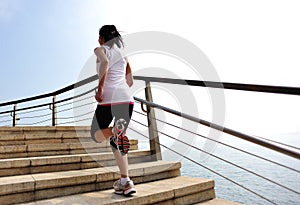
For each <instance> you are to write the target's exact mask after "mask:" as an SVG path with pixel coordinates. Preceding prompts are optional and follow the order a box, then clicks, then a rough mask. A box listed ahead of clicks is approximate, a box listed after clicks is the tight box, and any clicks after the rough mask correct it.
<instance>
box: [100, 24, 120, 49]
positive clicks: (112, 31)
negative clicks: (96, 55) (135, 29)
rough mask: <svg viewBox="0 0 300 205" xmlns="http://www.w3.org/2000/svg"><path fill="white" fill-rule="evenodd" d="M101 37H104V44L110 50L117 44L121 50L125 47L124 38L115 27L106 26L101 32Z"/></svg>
mask: <svg viewBox="0 0 300 205" xmlns="http://www.w3.org/2000/svg"><path fill="white" fill-rule="evenodd" d="M99 36H101V37H103V39H104V42H105V44H106V45H108V46H109V47H110V48H112V47H113V45H114V44H116V45H117V46H118V47H119V48H121V47H124V43H123V39H122V36H121V35H120V33H119V31H118V30H117V28H116V27H115V26H114V25H104V26H102V27H101V28H100V30H99Z"/></svg>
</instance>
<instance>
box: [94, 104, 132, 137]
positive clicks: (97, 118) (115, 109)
mask: <svg viewBox="0 0 300 205" xmlns="http://www.w3.org/2000/svg"><path fill="white" fill-rule="evenodd" d="M132 112H133V103H122V104H116V105H98V106H97V108H96V110H95V114H94V117H93V120H92V125H91V137H92V139H93V140H94V141H95V132H97V131H98V130H100V129H105V128H108V126H109V125H110V123H111V122H112V120H113V118H115V121H116V120H118V119H121V118H123V119H124V120H126V122H127V124H126V129H127V126H128V124H129V121H130V119H131V116H132Z"/></svg>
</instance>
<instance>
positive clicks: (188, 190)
mask: <svg viewBox="0 0 300 205" xmlns="http://www.w3.org/2000/svg"><path fill="white" fill-rule="evenodd" d="M135 188H136V190H137V193H136V194H135V195H134V196H132V197H123V196H120V195H116V194H114V193H113V190H112V189H110V190H105V191H96V192H90V193H84V194H78V195H71V196H66V197H59V198H54V199H49V200H42V201H36V202H33V203H27V204H24V205H47V204H64V205H73V204H81V205H87V204H110V205H119V204H124V205H126V204H139V205H140V204H182V205H183V204H195V203H198V202H202V201H207V200H210V199H213V198H215V192H214V181H212V180H208V179H200V178H191V177H183V176H179V177H174V178H170V179H164V180H160V181H155V182H150V183H147V184H138V185H136V186H135Z"/></svg>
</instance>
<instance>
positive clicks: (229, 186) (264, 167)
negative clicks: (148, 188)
mask: <svg viewBox="0 0 300 205" xmlns="http://www.w3.org/2000/svg"><path fill="white" fill-rule="evenodd" d="M274 138H275V139H276V138H277V139H278V141H279V140H280V138H281V140H282V141H283V142H286V143H288V144H291V145H293V146H297V147H300V133H294V134H289V135H285V136H282V135H281V136H280V138H279V137H274ZM274 138H273V139H274ZM222 142H224V143H226V144H230V145H232V146H235V147H238V148H240V149H242V150H244V151H247V152H251V153H253V154H255V155H258V156H261V157H264V158H267V159H270V160H272V161H275V162H277V163H280V164H283V165H286V166H288V167H291V168H293V169H296V170H298V172H296V171H293V170H290V169H287V168H284V167H281V166H278V165H276V164H273V163H271V162H267V161H265V160H262V159H259V158H256V157H254V156H251V155H248V154H246V153H243V152H240V151H237V150H233V149H232V148H228V147H226V146H223V145H220V144H218V145H217V146H216V148H215V150H213V151H212V152H211V154H213V155H215V156H217V157H220V158H222V159H225V160H228V161H229V162H231V163H233V164H236V165H238V166H240V167H242V168H244V169H247V170H249V171H251V172H252V173H249V172H248V171H245V170H243V169H240V168H239V167H236V166H234V165H232V164H229V163H227V162H224V161H222V160H219V159H217V158H215V157H213V156H209V155H207V156H205V155H203V154H201V152H199V151H198V150H195V149H192V150H190V151H189V153H188V154H186V156H187V157H188V158H191V159H193V160H195V161H197V162H198V163H200V164H201V165H202V166H205V167H208V168H210V169H212V170H214V171H216V172H217V173H218V174H220V175H222V176H225V177H227V178H229V179H231V180H233V181H234V182H236V183H238V184H240V185H241V186H243V187H246V188H247V189H250V190H252V191H253V192H255V193H257V194H259V195H261V196H263V197H265V198H267V199H269V200H270V201H272V202H273V203H275V204H282V205H299V204H300V195H299V194H297V193H294V192H292V191H289V190H287V189H285V188H284V187H281V186H279V185H283V186H285V187H287V188H290V189H291V190H294V191H296V192H300V173H299V172H300V160H297V159H295V158H292V157H288V156H285V155H283V154H279V153H277V152H275V151H271V150H268V149H265V148H262V147H261V146H258V145H253V144H250V143H248V142H243V141H241V140H240V141H239V140H233V139H231V138H229V139H227V140H222ZM296 151H299V150H296ZM180 161H181V162H182V169H181V174H182V175H186V176H193V177H200V178H209V179H213V180H214V181H215V191H216V195H217V197H218V198H223V199H227V200H230V201H235V202H239V203H243V204H249V205H265V204H272V203H270V202H268V201H266V200H264V199H262V198H261V197H260V196H257V195H256V194H253V193H251V192H249V191H247V190H246V189H244V188H242V187H241V186H238V185H236V184H234V183H233V182H230V181H228V180H227V179H224V178H223V177H222V176H220V175H218V174H216V173H212V172H211V171H209V170H207V169H206V168H203V167H201V166H200V165H198V164H196V163H193V162H191V161H189V160H187V159H185V158H182V159H181V160H180ZM253 173H254V174H253ZM255 174H258V175H260V176H262V177H264V178H267V179H270V180H272V181H274V182H275V183H278V184H279V185H277V184H275V183H273V182H270V181H269V180H267V179H264V178H262V177H260V176H256V175H255Z"/></svg>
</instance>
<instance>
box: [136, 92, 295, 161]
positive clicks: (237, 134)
mask: <svg viewBox="0 0 300 205" xmlns="http://www.w3.org/2000/svg"><path fill="white" fill-rule="evenodd" d="M134 99H135V100H137V101H139V102H141V103H142V104H146V105H147V106H150V107H153V108H157V109H160V110H164V111H166V112H168V113H172V114H174V115H177V116H180V117H183V118H185V119H188V120H191V121H193V122H197V123H200V124H202V125H205V126H207V127H211V128H213V129H216V130H219V131H221V132H224V133H227V134H230V135H232V136H235V137H238V138H240V139H243V140H246V141H249V142H252V143H254V144H257V145H260V146H263V147H266V148H269V149H272V150H274V151H277V152H280V153H282V154H285V155H288V156H290V157H294V158H296V159H300V153H298V152H295V151H292V150H289V149H286V148H283V147H280V146H277V145H275V144H272V143H269V142H266V141H263V140H261V139H258V138H256V137H253V136H250V135H247V134H244V133H241V132H238V131H235V130H233V129H229V128H226V127H223V126H220V125H217V124H215V123H211V122H208V121H205V120H202V119H200V118H197V117H194V116H191V115H188V114H185V113H182V112H179V111H176V110H173V109H170V108H167V107H164V106H162V105H159V104H156V103H153V102H149V101H146V100H143V99H141V98H137V97H134Z"/></svg>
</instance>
